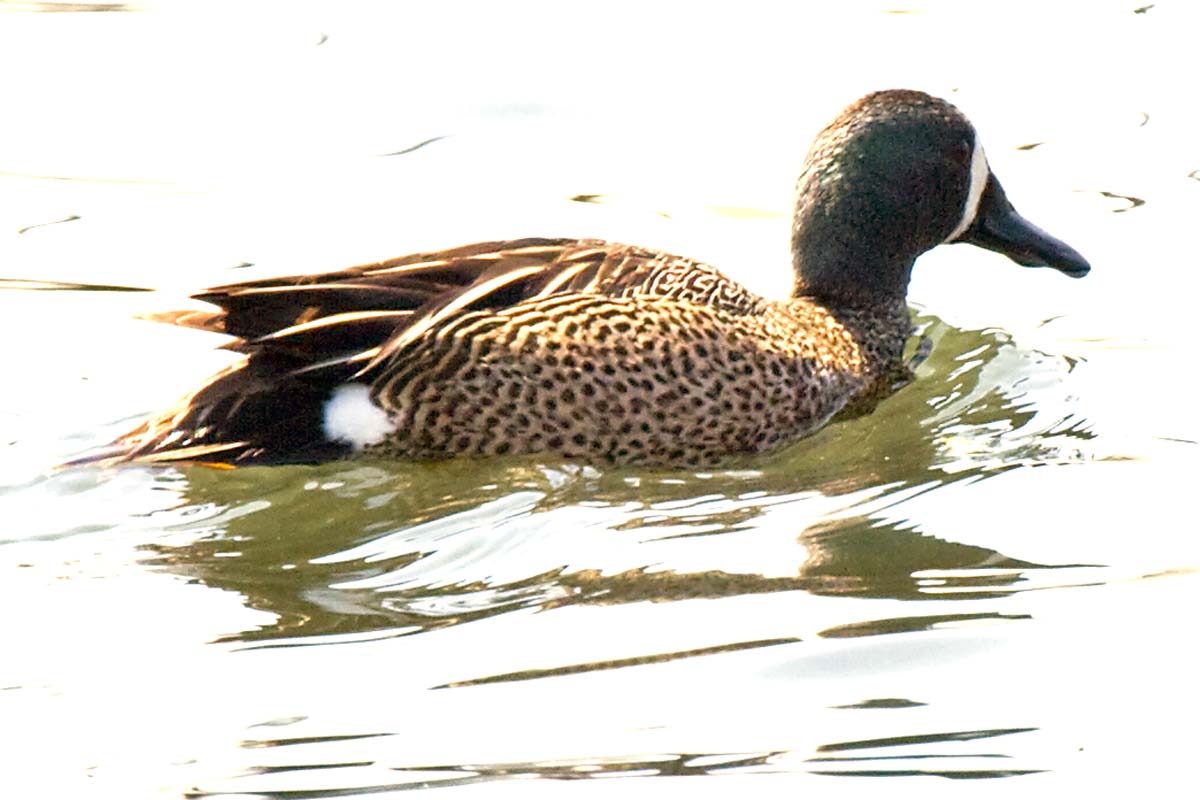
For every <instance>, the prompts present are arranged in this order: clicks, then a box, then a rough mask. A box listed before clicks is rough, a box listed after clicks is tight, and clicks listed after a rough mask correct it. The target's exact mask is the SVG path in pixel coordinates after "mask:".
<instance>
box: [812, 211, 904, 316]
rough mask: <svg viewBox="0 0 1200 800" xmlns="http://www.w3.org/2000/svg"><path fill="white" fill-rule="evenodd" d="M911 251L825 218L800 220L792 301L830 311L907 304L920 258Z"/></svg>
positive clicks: (901, 244)
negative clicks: (809, 300) (801, 299)
mask: <svg viewBox="0 0 1200 800" xmlns="http://www.w3.org/2000/svg"><path fill="white" fill-rule="evenodd" d="M867 243H869V246H868V244H867ZM907 249H908V248H906V247H905V246H904V244H903V243H902V242H900V241H888V240H887V238H885V237H870V238H866V237H861V231H858V230H847V229H846V226H844V225H835V224H830V223H829V222H828V221H827V218H825V219H815V220H814V219H813V218H812V217H811V216H810V217H809V218H807V219H798V220H797V222H796V224H795V225H794V226H793V229H792V268H793V269H794V270H795V275H796V281H795V284H794V286H793V295H794V296H795V297H809V298H812V299H814V300H817V301H818V302H820V303H821V304H822V305H827V306H830V307H845V308H869V307H878V306H890V305H894V304H896V303H897V302H898V303H900V304H903V303H904V298H905V296H906V295H907V294H908V281H909V278H910V277H911V276H912V268H913V262H914V261H915V260H916V257H917V255H918V253H909V252H906V250H907Z"/></svg>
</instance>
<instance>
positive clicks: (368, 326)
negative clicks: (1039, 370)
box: [87, 90, 1089, 465]
mask: <svg viewBox="0 0 1200 800" xmlns="http://www.w3.org/2000/svg"><path fill="white" fill-rule="evenodd" d="M946 242H970V243H973V244H976V245H980V246H982V247H986V248H989V249H992V250H996V251H998V252H1000V253H1003V254H1005V255H1007V256H1008V257H1009V258H1011V259H1012V260H1014V261H1016V262H1017V263H1018V264H1022V265H1026V266H1050V267H1054V268H1056V269H1058V270H1059V271H1061V272H1064V273H1066V274H1067V275H1071V276H1073V277H1080V276H1082V275H1084V274H1086V273H1087V272H1088V269H1089V267H1088V263H1087V262H1086V261H1085V260H1084V259H1083V257H1082V256H1080V255H1079V254H1078V253H1077V252H1076V251H1075V250H1073V249H1072V248H1070V247H1069V246H1067V245H1066V244H1064V243H1063V242H1060V241H1059V240H1057V239H1055V238H1053V237H1051V236H1049V235H1048V234H1046V233H1044V232H1043V231H1041V230H1039V229H1038V228H1036V227H1034V226H1033V225H1031V224H1030V223H1028V222H1026V221H1025V220H1024V219H1023V218H1022V217H1021V216H1019V215H1018V214H1017V213H1016V211H1015V210H1014V209H1013V207H1012V205H1011V204H1010V203H1009V202H1008V200H1007V198H1006V197H1005V194H1004V190H1003V189H1002V188H1001V186H1000V183H999V182H998V181H997V180H996V178H995V176H994V175H992V173H991V170H990V169H989V168H988V165H987V160H986V158H985V157H984V154H983V149H982V147H981V146H980V144H979V139H978V137H977V135H976V133H975V129H974V127H973V126H972V125H971V123H970V122H969V121H968V120H967V119H966V117H964V116H963V115H962V113H961V112H959V111H958V109H956V108H955V107H954V106H952V105H950V104H949V103H947V102H945V101H943V100H940V99H937V98H934V97H930V96H929V95H926V94H923V93H920V92H914V91H901V90H893V91H885V92H877V93H875V94H871V95H869V96H867V97H864V98H862V99H861V100H859V101H858V102H856V103H854V104H853V105H851V106H850V107H849V108H847V109H846V110H845V111H843V112H842V113H841V115H839V116H838V117H837V118H836V119H835V120H833V122H831V123H830V124H829V125H828V126H827V127H826V128H825V129H824V130H823V131H822V132H821V134H820V135H819V136H818V137H817V140H816V142H815V143H814V144H813V146H812V149H811V150H810V151H809V153H808V157H807V159H806V161H805V164H804V167H803V171H802V172H801V174H800V178H799V181H798V182H797V184H796V195H795V218H794V221H793V224H792V262H793V268H794V270H795V290H794V292H793V293H792V297H791V298H790V299H788V300H785V301H771V300H767V299H764V298H762V297H759V296H758V295H756V294H754V293H752V292H750V291H749V290H747V289H745V288H743V287H742V286H740V285H738V284H737V283H735V282H734V281H732V280H730V279H729V278H727V277H725V276H724V275H723V274H721V272H719V271H718V270H716V269H714V268H713V267H710V266H708V265H706V264H702V263H699V262H696V261H693V260H691V259H688V258H682V257H679V256H673V255H668V254H665V253H660V252H656V251H653V250H647V249H644V248H641V247H632V246H629V245H622V244H611V243H607V242H601V241H594V240H567V239H520V240H517V241H508V242H487V243H484V244H476V245H471V246H468V247H460V248H456V249H453V250H447V251H444V252H440V253H422V254H419V255H412V256H405V257H403V258H396V259H393V260H391V261H384V262H381V263H378V264H369V265H366V266H360V267H353V268H350V269H346V270H342V271H340V272H332V273H328V274H323V275H311V276H302V277H291V278H280V279H270V280H261V281H253V282H249V283H241V284H235V285H232V286H223V287H220V288H216V289H211V290H209V291H206V292H204V293H202V294H198V295H196V297H197V298H199V299H201V300H204V301H207V302H208V303H211V304H212V305H214V306H216V307H218V308H219V309H220V311H216V312H213V313H209V314H195V313H192V314H186V313H180V314H178V315H175V316H174V317H173V321H174V322H176V323H178V324H183V325H188V326H192V327H198V328H202V329H204V330H211V331H219V332H222V333H226V334H230V335H233V336H235V337H237V341H236V342H234V343H233V344H232V345H229V347H231V348H232V349H233V350H236V351H238V352H240V353H242V354H243V355H244V357H243V359H242V360H241V361H240V362H239V363H238V364H236V365H234V366H232V367H231V368H229V369H226V370H224V371H223V372H221V373H219V374H217V375H216V376H214V377H213V378H212V379H211V380H209V381H208V382H207V383H206V384H205V385H203V386H202V387H200V388H199V389H197V390H196V391H195V392H193V393H192V394H191V395H190V396H188V397H187V398H185V399H184V400H183V401H182V402H181V403H180V404H179V405H178V406H177V407H176V408H173V409H171V410H169V411H167V412H165V413H163V414H162V415H161V416H158V417H155V418H154V419H151V420H150V421H149V422H147V423H145V424H144V425H142V426H141V427H139V428H137V429H136V430H134V431H132V432H130V433H128V434H126V435H125V436H123V437H121V438H120V439H118V440H117V441H116V442H115V443H114V444H113V445H112V446H111V447H110V448H107V449H106V450H105V451H104V452H102V453H99V454H96V455H95V456H93V457H91V458H89V459H87V460H99V461H105V462H109V463H112V462H119V461H125V460H141V461H155V462H162V461H200V462H220V463H231V464H249V463H278V462H297V461H300V462H305V461H319V460H325V459H332V458H342V457H347V456H355V455H359V456H368V457H395V458H412V459H426V458H441V457H445V456H460V455H489V454H502V453H535V452H549V453H556V454H558V455H560V456H563V457H565V458H570V459H586V460H589V461H600V462H608V463H625V464H656V465H700V464H711V463H713V462H717V461H719V460H721V459H722V458H723V457H727V456H729V455H731V454H737V453H753V452H758V451H762V450H766V449H768V448H771V447H775V446H778V445H781V444H784V443H787V442H791V441H795V440H796V439H798V438H800V437H802V436H804V435H806V434H808V433H811V432H812V431H813V430H815V429H816V428H818V427H820V426H821V425H822V424H823V423H825V422H826V421H827V420H828V419H829V418H830V417H831V416H833V415H834V414H835V413H837V412H838V411H839V410H841V409H843V408H844V407H846V406H847V405H848V404H850V403H857V402H859V401H861V400H863V398H869V397H871V396H874V395H877V394H879V393H881V392H883V391H887V390H888V389H890V387H891V386H892V385H894V383H895V382H896V381H897V379H898V377H899V376H901V375H902V374H903V373H904V366H903V362H902V355H901V354H902V350H903V347H904V342H905V339H906V338H907V337H908V336H909V334H910V332H911V324H910V320H909V314H908V308H907V305H906V301H905V293H906V291H907V288H908V282H909V276H910V274H911V272H912V266H913V261H914V260H915V259H916V258H917V256H919V255H920V254H921V253H923V252H925V251H926V250H929V249H930V248H932V247H934V246H936V245H939V244H943V243H946Z"/></svg>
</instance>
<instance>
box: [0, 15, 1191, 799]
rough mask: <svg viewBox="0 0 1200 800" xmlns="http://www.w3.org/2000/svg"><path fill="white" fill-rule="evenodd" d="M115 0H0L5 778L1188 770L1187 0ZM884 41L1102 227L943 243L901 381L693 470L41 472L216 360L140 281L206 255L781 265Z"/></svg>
mask: <svg viewBox="0 0 1200 800" xmlns="http://www.w3.org/2000/svg"><path fill="white" fill-rule="evenodd" d="M829 5H832V4H829ZM98 6H107V7H108V10H110V11H112V12H115V13H95V10H94V9H95V8H96V7H93V10H91V11H88V10H86V9H87V8H88V6H87V4H70V5H64V6H57V9H58V10H60V11H61V10H64V9H66V10H70V11H72V12H73V13H39V12H44V11H47V10H55V8H56V4H49V3H44V4H43V3H3V4H0V64H2V66H3V73H4V74H5V75H6V76H7V80H6V81H5V84H6V95H5V101H4V105H5V112H6V113H5V118H6V123H5V126H4V128H5V133H4V136H3V137H0V337H2V341H3V343H4V345H3V346H4V364H5V367H6V369H5V383H4V386H5V391H4V392H3V395H2V399H0V603H2V606H0V607H2V608H3V609H4V618H5V624H4V626H3V630H2V632H0V652H2V653H3V657H2V658H0V719H2V720H3V724H0V759H2V760H3V763H4V768H3V769H2V770H0V794H3V795H4V796H6V797H8V796H11V797H22V798H24V797H41V796H45V797H82V796H88V797H120V798H135V797H152V796H162V797H182V796H189V797H234V796H239V797H241V796H266V797H279V798H287V797H292V798H318V797H354V796H360V795H361V796H367V795H370V796H372V797H380V796H389V795H390V794H397V795H398V794H400V793H401V792H409V791H414V790H416V791H422V792H428V793H430V794H432V795H436V796H439V797H440V796H446V797H457V796H463V797H487V798H492V797H555V798H559V797H570V798H575V797H588V798H590V797H611V796H617V795H618V793H627V792H631V791H634V792H640V791H643V790H644V791H656V792H659V793H662V792H664V791H665V792H668V793H671V792H683V791H686V792H688V793H689V795H690V796H697V797H709V796H712V797H717V796H720V797H726V796H729V795H730V794H731V793H734V792H745V793H749V794H752V796H755V797H795V796H797V794H798V793H799V792H802V791H804V790H805V789H823V790H826V791H831V792H837V793H839V796H849V797H855V796H865V795H867V793H871V794H872V796H874V795H875V794H876V793H884V794H887V795H888V796H897V797H909V796H921V797H928V796H942V795H943V794H946V795H948V794H949V793H952V792H953V793H955V796H958V795H959V793H961V791H962V790H963V787H964V783H963V782H962V781H961V780H947V779H955V778H957V779H970V785H969V787H968V791H970V792H976V793H979V794H980V795H985V796H1001V797H1010V796H1012V793H1013V792H1028V793H1032V794H1031V795H1030V796H1050V793H1051V792H1061V791H1063V790H1064V789H1074V790H1093V791H1096V792H1098V793H1099V792H1103V793H1105V794H1107V793H1109V792H1113V791H1116V790H1119V789H1123V790H1129V789H1137V790H1142V791H1145V790H1153V789H1160V790H1167V791H1170V790H1171V789H1175V788H1178V787H1179V786H1181V785H1191V784H1192V783H1194V777H1193V773H1194V769H1193V762H1192V759H1193V758H1194V752H1195V747H1196V744H1197V736H1196V733H1195V719H1196V715H1197V713H1198V712H1200V700H1198V699H1197V687H1196V677H1195V676H1196V663H1197V660H1196V655H1195V653H1196V639H1197V635H1196V627H1195V609H1196V604H1197V597H1198V596H1200V572H1198V570H1200V543H1198V540H1197V532H1198V526H1197V523H1196V514H1195V511H1194V509H1193V508H1192V505H1191V503H1190V501H1189V497H1190V496H1191V493H1192V492H1193V491H1195V484H1196V478H1197V468H1196V459H1197V456H1198V455H1200V444H1198V442H1200V422H1198V421H1197V415H1196V413H1195V411H1194V400H1193V398H1194V391H1193V387H1194V377H1193V374H1192V371H1191V367H1192V366H1193V365H1194V364H1195V363H1196V358H1197V356H1196V352H1195V347H1194V345H1189V344H1187V342H1188V341H1189V340H1190V339H1191V334H1192V326H1193V318H1194V309H1193V308H1192V303H1193V300H1194V298H1195V297H1196V296H1197V289H1198V288H1200V271H1198V270H1197V269H1196V264H1195V262H1196V260H1197V255H1196V245H1195V237H1194V235H1193V232H1194V229H1195V224H1196V220H1197V219H1200V180H1198V179H1197V175H1198V174H1200V172H1198V171H1200V118H1198V115H1197V111H1196V107H1195V103H1194V99H1193V95H1194V92H1193V91H1192V89H1193V87H1192V83H1193V78H1194V75H1195V66H1194V58H1193V57H1192V56H1191V55H1190V53H1192V51H1193V48H1194V45H1195V42H1194V31H1195V30H1196V25H1197V23H1198V22H1200V10H1198V9H1197V8H1196V6H1195V4H1193V3H1189V2H1187V1H1186V0H1177V1H1176V2H1162V3H1154V4H1145V3H1140V2H1136V3H1135V2H1128V3H1124V2H1082V0H1081V1H1080V2H1064V3H1045V2H1036V3H1035V2H1012V3H1005V4H994V7H992V8H989V9H987V10H983V9H982V7H978V6H976V5H974V4H962V3H953V2H948V1H947V2H937V1H936V0H933V1H931V2H927V3H924V2H923V3H916V4H911V5H910V4H905V3H898V4H892V3H880V2H860V3H845V4H838V7H837V9H836V10H833V9H819V10H818V9H809V8H807V7H806V5H804V4H796V6H797V7H796V8H793V9H791V10H788V9H786V8H784V7H783V6H784V4H775V3H742V4H737V5H736V6H735V5H726V6H721V7H719V8H708V7H705V6H701V5H699V4H649V5H648V4H644V3H629V4H625V3H609V4H604V5H597V6H594V7H591V8H588V9H580V8H577V7H571V6H566V5H562V4H557V5H555V4H537V3H504V4H494V5H483V4H479V5H454V6H450V5H436V4H419V5H418V4H412V5H409V4H404V5H403V6H401V5H399V4H396V5H391V4H380V5H368V4H339V3H333V2H327V3H312V4H306V5H304V6H303V7H302V8H299V7H294V6H293V5H292V4H282V3H279V4H272V3H262V4H256V5H255V6H254V7H253V11H252V12H251V11H248V10H247V7H246V6H244V5H242V4H235V3H228V4H223V3H211V4H210V3H205V4H193V3H187V2H177V3H173V2H158V3H154V2H152V3H145V4H98ZM101 10H103V9H101ZM6 12H7V13H6ZM892 86H908V87H912V88H920V89H924V90H927V91H930V92H932V93H934V94H938V95H941V96H945V97H948V98H950V99H952V101H953V102H955V103H956V104H958V105H959V106H960V107H961V108H963V109H964V111H966V112H967V113H968V115H969V116H971V117H972V119H973V120H974V121H975V123H976V124H977V126H978V127H979V129H980V131H981V135H982V137H983V140H984V141H985V142H986V143H987V147H988V154H989V157H990V161H991V164H992V166H993V168H994V169H995V171H996V173H997V175H998V176H999V177H1000V179H1001V180H1002V181H1003V182H1004V184H1005V186H1006V188H1007V190H1008V194H1009V196H1010V198H1011V199H1013V201H1014V203H1015V204H1016V205H1017V207H1018V208H1019V209H1020V210H1021V211H1022V213H1023V214H1025V216H1027V217H1028V218H1029V219H1031V220H1033V221H1035V222H1036V223H1037V224H1039V225H1041V226H1043V227H1045V228H1046V229H1047V230H1049V231H1051V232H1052V233H1054V234H1055V235H1057V236H1060V237H1061V238H1063V239H1064V240H1066V241H1068V242H1069V243H1071V244H1072V245H1073V246H1075V247H1077V248H1078V249H1079V250H1080V251H1081V252H1082V253H1084V254H1085V255H1086V256H1087V257H1088V258H1089V260H1090V261H1091V262H1092V265H1093V272H1092V274H1091V275H1090V276H1088V277H1087V278H1086V279H1085V280H1083V281H1070V280H1067V279H1065V278H1063V276H1061V275H1058V274H1056V273H1053V272H1051V271H1048V270H1022V269H1020V268H1018V267H1016V266H1015V265H1013V264H1012V263H1010V262H1008V261H1006V260H1004V259H1003V258H1001V257H999V256H996V255H994V254H991V253H987V252H984V251H980V250H976V249H973V248H968V247H943V248H940V249H939V250H937V251H935V252H933V253H930V254H928V255H927V256H925V257H923V258H922V259H921V261H920V262H919V263H918V265H917V269H916V276H915V279H914V283H913V286H912V290H911V293H910V300H911V302H912V305H913V309H914V315H915V319H916V321H917V324H918V328H919V330H920V332H921V335H922V336H923V337H925V338H927V339H928V340H929V341H931V342H932V345H933V348H932V353H931V355H930V357H929V358H928V359H927V360H926V361H925V362H924V363H923V364H922V365H921V367H920V368H919V370H918V374H917V380H915V381H914V382H913V383H912V384H910V385H908V386H907V387H905V388H903V389H902V390H901V391H899V392H898V393H896V394H895V395H893V396H891V397H889V398H887V399H886V400H884V401H883V402H882V403H881V404H880V405H879V406H878V407H877V408H876V409H875V410H874V411H873V413H871V414H869V415H866V416H861V417H858V418H855V419H846V420H841V421H838V422H835V423H834V424H833V425H830V426H829V427H827V428H825V429H824V430H822V431H821V432H820V433H818V434H817V435H815V436H813V437H811V438H809V439H808V440H806V441H804V442H801V443H799V444H797V445H795V446H792V447H789V448H786V449H784V450H782V451H780V452H778V453H774V454H771V455H769V456H768V457H764V458H760V459H750V460H745V461H742V462H738V463H735V464H730V465H729V467H728V468H727V469H724V470H718V471H712V472H703V473H695V472H679V471H646V470H628V469H627V470H615V469H614V470H608V469H596V468H594V467H588V466H581V465H576V464H569V463H561V462H556V461H554V460H546V459H518V460H494V461H492V460H485V461H466V462H450V463H443V464H433V465H429V464H401V463H386V462H363V463H354V464H346V463H341V464H337V463H335V464H326V465H322V466H315V467H285V468H247V469H238V470H233V471H226V470H216V469H211V468H204V467H185V468H149V467H144V466H136V467H127V468H123V469H95V468H77V469H68V470H61V471H55V470H54V469H53V467H54V465H55V464H57V463H59V462H61V461H62V460H64V459H66V458H68V457H70V456H72V455H74V454H77V453H79V452H81V451H83V450H85V449H86V448H88V447H91V446H95V445H99V444H102V443H104V442H106V441H108V440H109V439H111V438H112V437H113V436H114V435H116V434H118V433H120V432H122V431H123V430H124V429H126V428H127V427H129V426H131V425H132V424H134V422H136V421H137V420H138V419H139V418H140V417H141V416H142V415H144V414H146V413H149V412H151V411H154V410H155V409H157V408H159V407H161V406H162V405H164V404H165V403H167V402H169V401H171V400H172V399H174V398H175V397H176V396H178V395H180V394H182V393H183V392H185V391H186V390H187V389H188V388H190V386H191V385H192V384H193V383H194V382H195V381H197V380H198V379H200V378H202V377H203V376H205V375H206V374H208V373H209V372H211V371H212V370H214V369H216V368H218V367H220V366H221V365H222V364H224V363H227V361H228V358H229V357H228V355H227V354H223V353H221V352H220V351H218V350H216V349H215V348H216V346H217V345H219V344H220V343H221V339H220V338H219V337H215V336H212V335H208V334H201V333H196V332H190V331H184V330H180V329H174V328H171V327H168V326H163V325H155V324H152V323H149V322H146V321H142V320H139V319H136V316H137V315H139V314H145V313H148V312H153V311H155V310H162V309H167V308H177V307H180V305H181V303H184V304H186V302H187V301H186V300H185V298H186V295H187V293H188V292H189V291H191V290H195V289H198V288H202V287H205V286H209V285H214V284H219V283H227V282H232V281H241V280H248V279H251V278H255V277H261V276H265V275H269V274H284V273H295V272H310V271H320V270H329V269H335V268H338V267H343V266H347V265H351V264H355V263H362V262H366V261H372V260H378V259H380V258H385V257H389V256H393V255H400V254H403V253H408V252H413V251H418V250H426V249H431V248H437V247H442V246H449V245H453V244H460V243H468V242H472V241H479V240H484V239H489V238H499V237H515V236H527V235H541V236H588V237H605V238H609V239H613V240H616V241H628V242H636V243H640V244H646V245H650V246H656V247H662V248H664V249H668V250H671V251H674V252H678V253H681V254H686V255H691V256H696V257H699V258H702V259H705V260H707V261H709V262H710V263H714V264H716V265H719V266H721V267H723V268H725V269H727V271H729V272H730V273H731V274H735V275H736V276H738V277H739V278H742V279H743V280H745V281H746V282H747V283H749V284H751V285H753V286H754V287H755V288H759V289H761V290H762V291H764V292H772V293H777V292H778V291H780V288H781V286H784V285H785V284H786V279H787V265H788V260H787V259H788V257H787V238H788V237H787V227H788V219H787V213H788V208H789V201H790V197H789V195H790V191H791V184H792V182H793V180H794V176H795V172H796V170H797V168H798V166H799V163H800V160H801V158H802V157H803V155H804V152H805V150H806V148H807V145H808V142H809V141H810V138H811V136H812V135H813V133H814V132H815V131H816V130H817V129H819V127H820V126H821V125H822V124H823V123H824V122H825V121H826V119H827V118H828V117H829V116H830V115H831V113H833V112H835V111H836V110H838V109H839V108H840V107H841V106H843V105H844V104H846V103H847V102H849V101H851V100H853V99H854V98H856V97H858V96H859V95H861V94H863V93H864V92H866V91H869V90H872V89H878V88H887V87H892ZM121 287H134V288H144V289H154V290H156V291H154V292H130V291H120V290H119V289H120V288H121ZM881 778H887V779H888V780H886V781H881V780H880V779H881ZM405 796H407V795H405Z"/></svg>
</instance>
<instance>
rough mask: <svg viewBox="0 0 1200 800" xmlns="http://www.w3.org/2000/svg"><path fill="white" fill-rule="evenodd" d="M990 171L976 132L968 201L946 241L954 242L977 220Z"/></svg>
mask: <svg viewBox="0 0 1200 800" xmlns="http://www.w3.org/2000/svg"><path fill="white" fill-rule="evenodd" d="M989 172H990V170H988V163H987V156H985V155H984V154H983V143H982V142H980V141H979V134H978V133H977V134H975V150H974V151H973V152H972V153H971V186H970V187H969V188H968V189H967V202H966V203H964V204H963V215H962V219H960V220H959V221H958V225H957V226H955V228H954V230H952V231H950V235H949V236H947V237H946V239H945V241H946V242H953V241H954V240H955V239H957V238H958V237H960V236H962V235H963V234H964V233H966V232H967V228H969V227H971V223H972V222H974V221H975V215H976V214H978V213H979V201H980V199H981V198H982V197H983V190H984V187H986V186H987V179H988V173H989Z"/></svg>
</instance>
